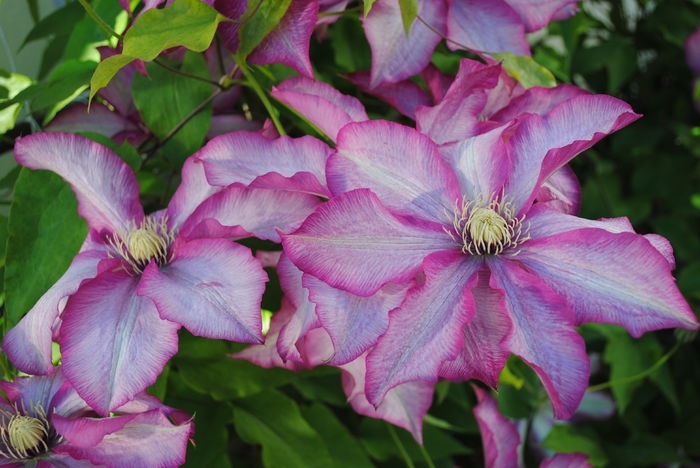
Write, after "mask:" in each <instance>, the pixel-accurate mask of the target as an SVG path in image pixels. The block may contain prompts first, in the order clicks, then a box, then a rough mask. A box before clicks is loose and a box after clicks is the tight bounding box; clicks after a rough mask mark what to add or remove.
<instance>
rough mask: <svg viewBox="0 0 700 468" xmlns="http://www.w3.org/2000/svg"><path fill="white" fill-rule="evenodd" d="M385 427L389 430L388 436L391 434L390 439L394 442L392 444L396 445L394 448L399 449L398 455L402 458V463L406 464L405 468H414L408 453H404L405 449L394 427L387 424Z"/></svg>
mask: <svg viewBox="0 0 700 468" xmlns="http://www.w3.org/2000/svg"><path fill="white" fill-rule="evenodd" d="M386 427H387V429H388V430H389V434H391V438H392V439H393V440H394V443H395V444H396V448H398V449H399V453H400V454H401V456H402V457H403V461H404V462H405V463H406V466H407V467H408V468H416V465H414V464H413V461H412V460H411V457H409V456H408V452H407V451H406V448H405V447H404V446H403V444H402V443H401V439H399V435H398V434H397V433H396V429H394V426H393V425H391V424H389V423H386Z"/></svg>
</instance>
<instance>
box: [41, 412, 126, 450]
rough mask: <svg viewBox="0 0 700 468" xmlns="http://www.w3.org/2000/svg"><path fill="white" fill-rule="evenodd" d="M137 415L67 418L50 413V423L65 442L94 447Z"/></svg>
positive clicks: (77, 445)
mask: <svg viewBox="0 0 700 468" xmlns="http://www.w3.org/2000/svg"><path fill="white" fill-rule="evenodd" d="M136 416H137V415H136V414H129V415H126V416H117V417H110V418H67V417H65V416H61V415H60V414H53V415H51V423H52V424H53V426H54V428H55V429H56V432H58V433H59V434H60V435H61V436H62V437H63V438H64V439H66V442H67V443H68V444H70V445H73V446H75V447H94V446H95V445H97V444H99V443H100V442H102V439H104V438H105V436H106V435H109V434H112V433H113V432H116V431H118V430H120V429H122V428H123V427H124V426H125V425H126V424H128V423H129V422H131V421H132V420H133V419H134V418H135V417H136Z"/></svg>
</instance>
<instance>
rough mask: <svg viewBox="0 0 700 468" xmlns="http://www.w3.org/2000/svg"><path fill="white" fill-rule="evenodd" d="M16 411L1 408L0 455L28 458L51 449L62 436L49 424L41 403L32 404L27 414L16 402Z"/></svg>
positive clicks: (19, 458)
mask: <svg viewBox="0 0 700 468" xmlns="http://www.w3.org/2000/svg"><path fill="white" fill-rule="evenodd" d="M13 409H14V411H6V410H0V456H1V457H4V458H6V459H11V460H28V459H30V458H34V457H37V456H39V455H41V454H43V453H46V452H48V451H49V446H50V445H53V444H54V443H57V442H60V440H61V438H60V436H58V435H57V434H56V431H55V430H54V429H53V428H52V427H51V425H50V424H49V421H48V418H47V417H46V412H45V411H44V408H43V407H42V406H41V405H34V406H32V412H31V414H33V416H27V414H26V411H25V410H24V405H22V410H20V409H19V407H18V406H17V405H16V404H15V405H13Z"/></svg>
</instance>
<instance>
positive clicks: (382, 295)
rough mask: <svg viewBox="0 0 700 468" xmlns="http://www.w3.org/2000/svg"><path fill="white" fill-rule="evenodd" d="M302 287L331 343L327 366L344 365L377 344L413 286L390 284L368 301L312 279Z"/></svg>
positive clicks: (305, 278) (305, 279)
mask: <svg viewBox="0 0 700 468" xmlns="http://www.w3.org/2000/svg"><path fill="white" fill-rule="evenodd" d="M303 284H304V286H305V287H307V288H308V289H309V297H310V299H311V301H312V302H314V303H315V304H316V314H317V315H318V319H319V321H320V323H321V325H322V326H323V328H325V329H326V331H327V332H328V335H329V336H330V338H331V340H332V341H333V349H334V354H333V357H332V358H331V359H329V360H328V362H326V364H328V365H340V364H346V363H348V362H350V361H353V360H355V359H357V358H358V357H359V356H360V355H361V354H363V353H364V352H365V351H367V350H368V349H369V348H370V347H372V346H374V344H376V342H377V339H378V338H379V337H380V336H381V335H382V334H383V333H384V332H385V331H386V329H387V327H388V326H389V311H390V310H392V309H394V308H396V307H398V306H399V305H401V302H402V301H403V299H404V298H405V296H406V292H407V291H408V289H409V288H410V287H411V286H412V283H405V284H393V283H389V284H387V285H385V286H384V287H383V288H382V289H380V290H379V291H377V293H376V294H374V295H373V296H370V297H362V296H356V295H354V294H350V293H348V292H345V291H342V290H340V289H335V288H332V287H330V286H328V285H327V284H326V283H324V282H323V281H321V280H319V279H317V278H314V277H313V276H311V275H304V279H303Z"/></svg>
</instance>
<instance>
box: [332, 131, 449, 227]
mask: <svg viewBox="0 0 700 468" xmlns="http://www.w3.org/2000/svg"><path fill="white" fill-rule="evenodd" d="M327 177H328V186H329V188H330V189H331V191H332V192H333V193H334V194H340V193H343V192H347V191H349V190H353V189H356V188H369V189H371V190H372V191H373V192H374V193H375V194H376V195H377V196H378V197H379V199H380V200H381V201H382V203H383V204H384V205H385V206H386V207H387V208H389V209H391V210H392V211H394V212H396V213H397V214H401V215H407V216H415V217H417V218H419V219H423V220H430V221H438V222H447V221H448V220H450V219H451V216H452V215H451V213H452V210H453V207H454V206H455V204H456V203H457V202H458V201H459V200H461V193H460V189H459V185H458V183H457V180H456V177H455V174H454V172H453V171H452V170H451V169H450V168H449V167H448V166H447V164H445V162H444V161H443V160H442V158H441V156H440V153H439V152H438V148H437V146H436V145H435V143H433V142H432V141H431V140H430V139H429V138H428V137H426V136H425V135H421V134H420V133H418V132H417V131H415V130H414V129H412V128H409V127H405V126H403V125H399V124H396V123H393V122H386V121H377V120H375V121H370V122H362V123H352V124H349V125H346V126H345V127H343V129H342V130H341V131H340V133H339V134H338V147H337V153H334V154H333V155H331V157H330V158H329V159H328V166H327Z"/></svg>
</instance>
